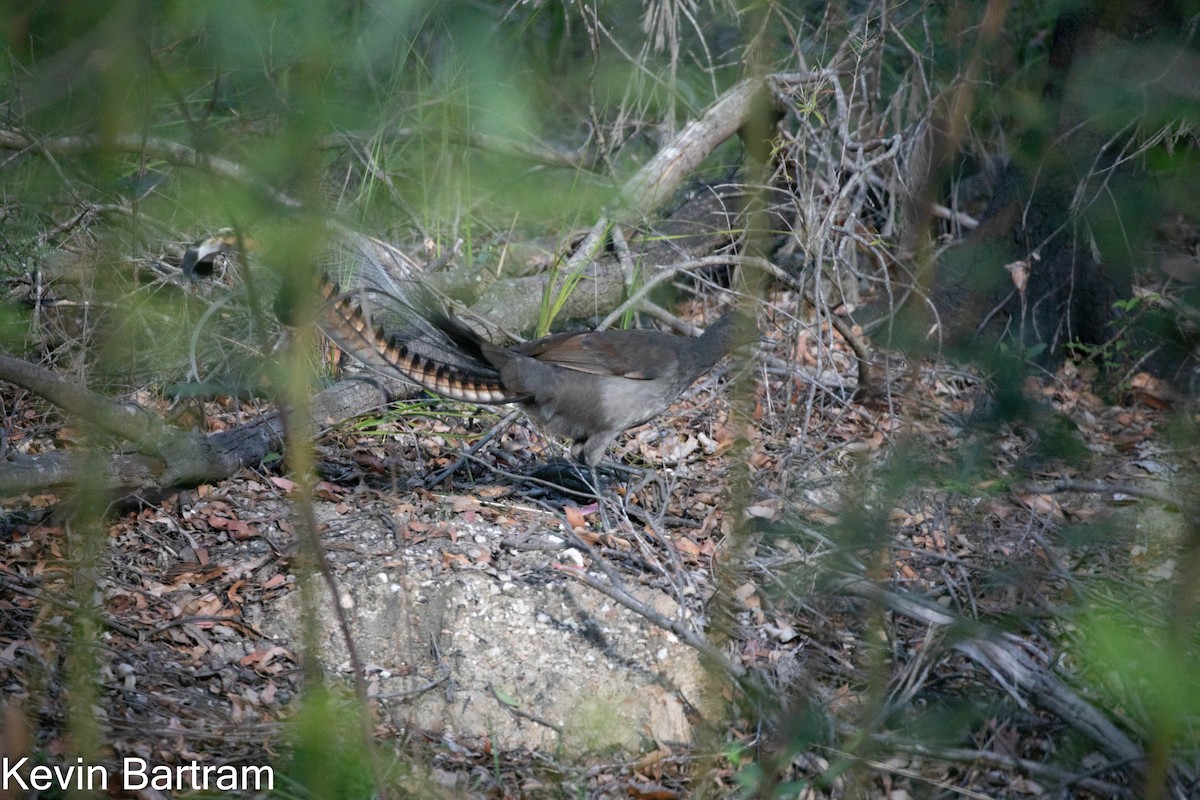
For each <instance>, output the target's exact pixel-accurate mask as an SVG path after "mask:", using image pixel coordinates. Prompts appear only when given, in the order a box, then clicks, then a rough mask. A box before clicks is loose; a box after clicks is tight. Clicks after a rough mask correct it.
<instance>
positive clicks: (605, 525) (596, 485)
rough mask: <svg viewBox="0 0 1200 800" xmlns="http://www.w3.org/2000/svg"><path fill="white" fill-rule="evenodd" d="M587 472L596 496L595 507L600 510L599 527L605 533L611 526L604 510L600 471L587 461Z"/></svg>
mask: <svg viewBox="0 0 1200 800" xmlns="http://www.w3.org/2000/svg"><path fill="white" fill-rule="evenodd" d="M587 468H588V472H589V473H591V476H592V493H593V494H594V495H595V496H596V508H597V509H598V510H599V512H600V527H601V530H602V532H604V533H607V532H608V531H610V530H612V526H611V525H609V522H608V513H607V512H606V511H605V510H604V493H603V492H601V491H600V473H598V472H597V471H596V465H595V464H593V463H591V462H590V461H589V462H588V465H587Z"/></svg>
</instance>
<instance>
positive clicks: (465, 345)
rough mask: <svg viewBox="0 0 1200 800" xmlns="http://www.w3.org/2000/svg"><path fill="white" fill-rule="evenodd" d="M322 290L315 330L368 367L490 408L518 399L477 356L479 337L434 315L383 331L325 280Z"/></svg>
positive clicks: (360, 307)
mask: <svg viewBox="0 0 1200 800" xmlns="http://www.w3.org/2000/svg"><path fill="white" fill-rule="evenodd" d="M320 286H321V295H322V296H323V297H324V299H325V306H324V307H323V308H322V309H321V311H320V313H319V314H318V315H317V325H318V326H319V327H320V328H321V330H322V332H323V333H324V334H325V335H326V336H328V337H329V338H330V339H331V340H333V342H334V343H335V344H336V345H337V346H338V347H340V348H341V349H342V350H344V351H346V352H347V353H349V354H350V355H351V356H353V357H354V358H355V359H357V360H358V361H360V362H362V363H363V364H365V365H366V366H368V367H370V368H372V369H375V370H377V371H379V372H382V373H384V374H398V375H399V376H401V377H403V378H406V379H408V380H410V381H412V382H413V383H416V384H417V385H418V386H422V387H424V388H426V389H428V390H430V391H431V392H436V393H437V394H440V395H443V396H445V397H449V398H450V399H452V400H462V401H465V402H470V403H485V404H492V403H510V402H513V401H515V400H519V399H521V398H520V397H519V396H518V395H515V394H513V393H512V392H510V391H508V390H507V389H505V388H504V384H503V383H502V382H501V381H500V373H499V372H498V371H497V370H496V369H495V368H494V367H492V366H491V365H490V364H487V363H486V362H484V361H483V360H482V356H480V355H477V352H476V351H477V350H478V338H477V337H475V338H474V339H472V338H471V337H473V336H474V334H473V332H467V331H466V329H464V328H462V327H461V326H459V325H457V324H456V323H453V322H452V321H450V320H448V319H445V318H441V317H438V316H437V315H434V314H429V315H419V314H417V312H415V311H414V312H413V314H414V315H415V316H411V317H410V316H408V315H406V316H405V318H406V319H409V320H410V321H412V322H414V323H415V322H416V320H417V319H419V320H420V323H423V324H419V325H416V326H415V329H410V328H401V329H398V330H395V331H385V330H384V329H383V328H382V327H380V326H377V325H375V324H374V323H373V322H372V321H371V319H370V318H368V316H367V314H366V313H365V312H364V311H363V309H362V306H361V305H360V304H359V303H357V302H355V300H354V299H353V295H352V294H343V293H342V292H341V291H340V290H339V288H338V287H337V285H336V284H335V283H333V282H332V281H331V280H329V279H328V278H327V277H325V276H322V277H321V280H320ZM376 294H378V293H376ZM393 301H394V302H397V303H399V302H401V301H398V300H395V299H394V298H393Z"/></svg>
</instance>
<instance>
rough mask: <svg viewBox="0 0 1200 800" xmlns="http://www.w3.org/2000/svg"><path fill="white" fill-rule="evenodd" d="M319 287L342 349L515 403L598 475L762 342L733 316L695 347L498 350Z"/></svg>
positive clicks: (394, 369) (324, 315) (430, 318)
mask: <svg viewBox="0 0 1200 800" xmlns="http://www.w3.org/2000/svg"><path fill="white" fill-rule="evenodd" d="M193 248H195V253H193V254H191V255H188V254H185V259H184V263H185V264H190V265H192V266H193V268H194V265H195V264H196V263H199V261H202V260H203V258H205V257H211V255H212V254H215V253H216V252H220V251H221V249H222V248H221V246H220V245H219V243H218V242H216V241H214V240H211V239H210V240H205V242H203V243H197V245H193ZM193 248H189V253H192V249H193ZM318 283H319V288H320V292H321V295H322V297H323V298H324V300H325V304H324V306H323V308H322V309H321V310H320V311H319V312H318V315H317V325H318V326H319V327H320V328H321V330H322V331H323V332H324V333H325V334H326V335H327V336H329V338H330V339H332V340H333V341H334V343H335V344H337V345H338V347H340V348H341V349H343V350H344V351H346V352H348V353H349V354H350V355H352V356H353V357H355V358H356V359H358V360H359V361H362V362H363V363H364V364H366V365H367V366H370V367H372V368H374V369H377V370H380V371H382V372H384V373H385V374H386V373H394V374H399V375H400V376H402V377H404V378H406V379H408V380H410V381H412V382H413V383H416V384H418V385H419V386H422V387H424V388H426V389H428V390H430V391H432V392H435V393H437V394H440V395H443V396H445V397H449V398H451V399H453V400H462V401H466V402H471V403H481V404H500V403H515V404H517V405H518V406H519V407H520V408H521V409H522V410H524V411H525V413H526V414H527V415H528V416H529V417H531V418H532V419H533V420H534V421H535V422H537V423H539V424H540V425H541V426H542V427H543V429H544V430H545V431H546V432H548V433H550V434H553V435H556V436H562V437H565V438H567V439H569V440H570V441H571V454H572V455H573V456H574V457H575V458H576V459H578V460H579V461H581V462H583V463H584V464H586V465H588V466H589V467H592V468H594V467H595V466H596V464H597V463H598V462H599V461H600V459H601V457H602V456H603V454H604V451H605V450H606V449H607V447H608V445H609V444H611V443H612V441H613V440H614V439H615V438H616V437H617V436H618V435H619V434H620V433H621V432H622V431H624V430H626V429H628V428H632V427H634V426H636V425H641V424H642V423H644V422H647V421H649V420H651V419H653V418H654V417H656V416H658V415H659V414H661V413H662V412H663V411H665V410H666V408H667V407H668V406H669V405H670V404H671V403H673V402H674V401H675V400H676V399H677V398H678V397H679V395H680V394H682V393H683V391H684V389H686V388H687V387H688V386H690V385H691V384H692V383H693V382H694V381H695V380H696V379H697V378H699V377H700V376H701V375H703V374H704V373H706V372H708V371H709V370H710V369H711V368H712V367H713V366H714V365H715V364H716V363H717V362H718V361H720V360H721V358H723V357H724V356H725V355H727V354H729V353H730V352H731V351H732V350H733V349H734V348H735V347H737V346H738V345H741V344H746V343H749V342H752V341H754V339H755V338H756V334H755V332H754V329H753V325H752V322H751V321H750V320H749V319H747V318H746V317H745V316H744V315H742V314H740V313H738V312H736V311H734V312H730V313H727V314H726V315H725V316H723V317H721V318H720V319H719V320H717V321H716V322H715V323H714V324H713V325H711V326H710V327H709V328H708V330H706V331H705V332H704V334H703V335H702V336H700V337H697V338H687V337H683V336H674V335H671V334H668V333H662V332H660V331H651V330H624V331H588V332H579V333H557V334H553V335H551V336H546V337H544V338H541V339H536V340H534V341H529V342H524V343H522V344H515V345H508V346H498V345H494V344H492V343H491V342H488V341H486V340H484V339H483V338H482V337H481V336H479V335H478V334H477V333H475V331H473V330H471V329H470V328H468V327H466V326H465V325H463V324H462V323H460V322H458V321H457V320H454V319H452V318H451V317H449V316H447V315H446V314H445V312H444V311H441V310H440V309H435V308H434V307H433V306H432V305H431V304H428V303H420V304H419V305H418V304H413V303H410V302H408V301H407V300H406V299H405V298H401V297H397V296H395V295H390V294H388V293H387V292H384V291H381V290H379V289H377V288H373V287H370V286H368V287H366V288H364V289H362V290H359V291H352V292H342V291H341V289H340V288H339V287H338V286H337V285H336V284H335V283H334V282H333V281H332V280H331V279H330V278H329V277H328V276H326V275H324V274H322V275H321V276H320V277H319V280H318ZM415 294H417V295H419V292H415ZM362 297H367V298H369V299H370V303H371V305H372V313H368V312H367V311H365V310H364V308H363V304H362V302H360V298H362ZM385 306H386V309H387V313H386V315H385V314H384V313H382V309H383V308H384V307H385ZM381 318H385V319H387V321H388V324H386V325H385V324H381V323H379V320H380V319H381Z"/></svg>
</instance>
